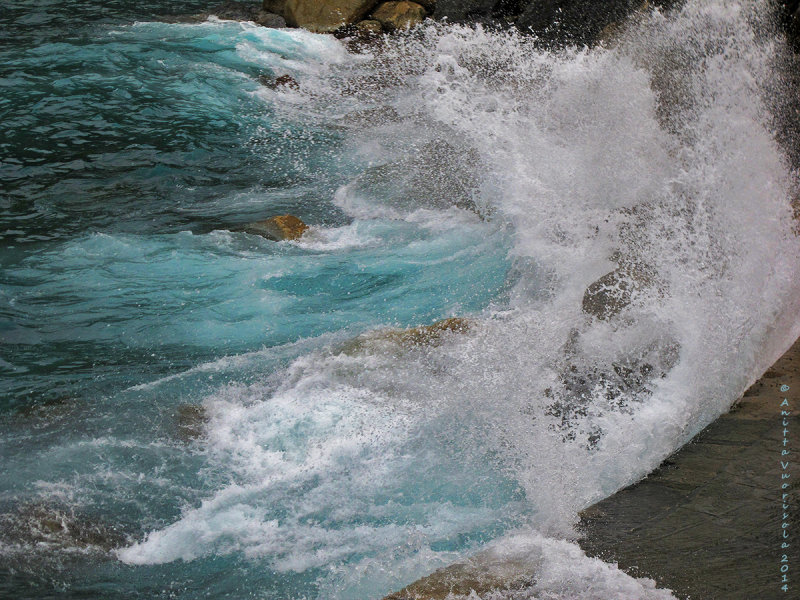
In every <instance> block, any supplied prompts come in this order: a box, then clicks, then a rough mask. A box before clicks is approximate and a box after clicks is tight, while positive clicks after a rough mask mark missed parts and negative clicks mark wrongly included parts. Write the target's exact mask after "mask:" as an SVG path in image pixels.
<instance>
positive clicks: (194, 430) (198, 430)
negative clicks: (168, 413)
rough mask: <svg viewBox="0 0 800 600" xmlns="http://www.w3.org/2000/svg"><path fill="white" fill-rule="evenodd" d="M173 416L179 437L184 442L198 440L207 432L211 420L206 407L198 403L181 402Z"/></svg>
mask: <svg viewBox="0 0 800 600" xmlns="http://www.w3.org/2000/svg"><path fill="white" fill-rule="evenodd" d="M173 417H174V419H175V426H176V428H177V430H178V437H179V438H180V439H181V440H183V441H184V442H190V441H192V440H196V439H198V438H200V437H203V435H204V434H205V429H206V425H207V424H208V421H209V419H208V414H207V413H206V409H205V407H203V406H198V405H196V404H181V405H180V406H178V408H177V409H176V410H175V413H174V414H173Z"/></svg>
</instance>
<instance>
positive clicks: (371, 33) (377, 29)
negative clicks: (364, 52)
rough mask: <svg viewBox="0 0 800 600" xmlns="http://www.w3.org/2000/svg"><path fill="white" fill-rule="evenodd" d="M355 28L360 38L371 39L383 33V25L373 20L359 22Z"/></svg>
mask: <svg viewBox="0 0 800 600" xmlns="http://www.w3.org/2000/svg"><path fill="white" fill-rule="evenodd" d="M355 27H356V32H357V33H358V36H359V37H362V38H372V37H375V36H377V35H380V34H381V33H383V25H381V22H380V21H375V20H374V19H367V20H364V21H359V22H358V23H356V25H355Z"/></svg>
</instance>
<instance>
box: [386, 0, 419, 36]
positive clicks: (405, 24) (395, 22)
mask: <svg viewBox="0 0 800 600" xmlns="http://www.w3.org/2000/svg"><path fill="white" fill-rule="evenodd" d="M426 15H427V13H426V11H425V9H424V8H422V6H420V5H419V4H417V3H416V2H384V3H383V4H381V5H380V6H379V7H378V8H377V10H375V12H373V13H372V18H373V19H374V20H376V21H379V22H380V24H381V25H383V28H384V29H386V30H387V31H396V30H399V29H411V28H412V27H415V26H417V25H419V24H420V23H422V21H424V20H425V16H426Z"/></svg>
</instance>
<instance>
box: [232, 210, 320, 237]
mask: <svg viewBox="0 0 800 600" xmlns="http://www.w3.org/2000/svg"><path fill="white" fill-rule="evenodd" d="M307 230H308V225H306V224H305V223H303V222H302V221H301V220H300V219H298V218H297V217H295V216H293V215H280V216H276V217H271V218H269V219H267V220H265V221H257V222H255V223H249V224H248V225H245V226H244V232H245V233H249V234H252V235H260V236H261V237H265V238H267V239H268V240H272V241H275V242H281V241H284V240H296V239H298V238H299V237H300V236H301V235H303V233H305V232H306V231H307Z"/></svg>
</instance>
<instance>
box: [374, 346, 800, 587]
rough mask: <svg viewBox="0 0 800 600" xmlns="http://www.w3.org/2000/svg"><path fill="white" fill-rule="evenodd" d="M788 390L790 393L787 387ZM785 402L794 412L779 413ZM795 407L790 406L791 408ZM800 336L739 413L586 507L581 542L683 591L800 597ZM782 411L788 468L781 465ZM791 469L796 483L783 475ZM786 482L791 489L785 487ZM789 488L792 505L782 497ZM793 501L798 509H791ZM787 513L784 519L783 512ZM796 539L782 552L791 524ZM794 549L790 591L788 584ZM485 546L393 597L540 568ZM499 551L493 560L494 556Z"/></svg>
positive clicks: (506, 579)
mask: <svg viewBox="0 0 800 600" xmlns="http://www.w3.org/2000/svg"><path fill="white" fill-rule="evenodd" d="M787 385H788V386H789V388H790V389H789V390H788V391H785V392H782V391H781V386H787ZM784 398H786V399H788V401H789V404H790V412H791V416H789V417H782V416H781V402H782V400H783V399H784ZM784 408H785V407H784ZM799 408H800V341H798V342H795V344H794V346H793V347H792V348H791V349H790V350H789V351H788V352H786V354H784V355H783V357H781V358H780V359H779V360H778V362H776V363H775V365H774V366H773V367H772V368H771V369H770V370H769V371H767V372H766V373H765V374H764V375H763V376H762V378H761V379H760V380H759V381H758V382H756V383H755V384H754V385H753V386H752V387H751V388H750V389H749V390H748V391H747V392H746V393H745V394H744V397H743V398H741V399H740V400H739V401H738V402H737V403H736V404H735V405H734V406H733V407H732V409H731V411H730V412H729V413H727V414H725V415H723V416H721V417H720V418H719V419H717V420H716V421H714V423H712V424H711V425H709V426H708V427H707V428H706V429H704V430H703V431H702V432H700V433H699V434H698V435H697V436H696V437H695V438H694V439H693V440H692V441H691V442H689V443H688V444H687V445H685V446H684V447H683V448H681V449H680V450H679V451H677V452H676V453H675V454H673V455H672V456H670V457H669V458H668V459H667V460H665V461H664V462H663V463H662V464H661V466H660V467H659V468H658V469H656V470H655V471H654V472H653V473H651V474H650V475H649V476H648V477H646V478H645V479H644V480H642V481H640V482H639V483H637V484H635V485H632V486H630V487H627V488H625V489H622V490H620V491H619V492H617V493H616V494H614V495H612V496H610V497H608V498H606V499H605V500H602V501H601V502H598V503H597V504H595V505H594V506H592V507H590V508H588V509H586V510H584V511H583V512H582V513H581V525H580V528H581V531H582V533H583V537H582V539H581V540H580V542H579V543H580V545H581V547H582V548H583V550H584V551H585V552H586V553H587V554H588V555H589V556H596V557H599V558H601V559H603V560H605V561H606V562H613V563H617V564H618V565H619V567H620V568H621V569H622V570H623V571H625V572H626V573H628V574H629V575H631V576H634V577H649V578H651V579H654V580H655V581H656V582H657V583H658V585H659V587H664V588H669V589H671V590H673V592H674V594H675V595H676V596H677V597H679V598H691V599H692V600H739V599H741V600H771V599H773V598H774V599H783V600H788V599H789V598H797V597H800V510H798V505H800V479H798V478H799V477H800V474H798V470H797V467H798V464H800V454H797V455H795V452H800V446H798V443H797V442H798V432H800V416H798V415H800V410H798V409H799ZM784 418H785V419H786V422H787V423H788V425H786V427H785V428H786V429H787V436H786V437H787V438H788V440H789V443H788V445H787V446H786V447H787V448H789V449H790V450H791V451H792V453H791V454H790V455H789V459H790V461H789V463H790V464H789V465H788V469H786V470H784V469H783V468H782V467H781V459H782V458H783V460H784V461H785V460H786V457H782V456H781V449H782V448H784V446H783V439H784V424H783V423H784ZM786 473H788V474H789V475H790V477H789V478H788V479H781V475H782V474H786ZM786 482H788V484H789V487H788V489H786V490H782V489H781V485H782V483H786ZM782 493H787V494H788V498H787V499H786V500H788V502H782V499H781V494H782ZM783 504H787V505H788V507H789V508H788V509H787V510H786V511H784V510H783ZM784 513H785V514H786V516H784ZM783 523H788V524H789V528H788V531H789V535H790V539H789V540H788V541H789V543H790V544H791V547H790V548H788V549H781V542H782V541H783V539H782V537H781V534H782V531H783V529H782V527H781V526H782V524H783ZM783 554H786V555H787V559H788V565H789V586H790V587H789V590H788V592H783V591H781V589H780V588H781V585H782V582H781V573H780V567H781V564H782V563H781V556H782V555H783ZM487 557H488V555H486V554H485V553H482V554H478V555H477V556H475V557H473V558H471V559H468V560H467V561H465V562H464V563H459V564H455V565H451V566H450V567H446V568H444V569H440V570H439V571H436V572H435V573H433V574H432V575H429V576H428V577H424V578H422V579H420V580H419V581H417V582H415V583H412V584H411V585H409V586H408V587H406V588H404V589H403V590H401V591H399V592H397V593H395V594H392V595H391V596H387V598H386V599H385V600H443V599H445V598H447V597H448V596H450V595H451V594H453V595H462V597H463V596H466V595H469V594H470V592H472V591H474V592H475V593H476V594H478V595H483V594H486V593H487V592H490V591H492V590H498V589H499V590H502V589H506V590H513V589H517V590H519V589H520V588H524V587H525V578H526V577H527V578H528V579H530V578H532V577H535V574H534V573H531V571H530V566H527V565H522V564H517V563H509V564H497V563H496V562H493V561H491V560H488V559H487ZM488 558H490V557H488Z"/></svg>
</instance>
